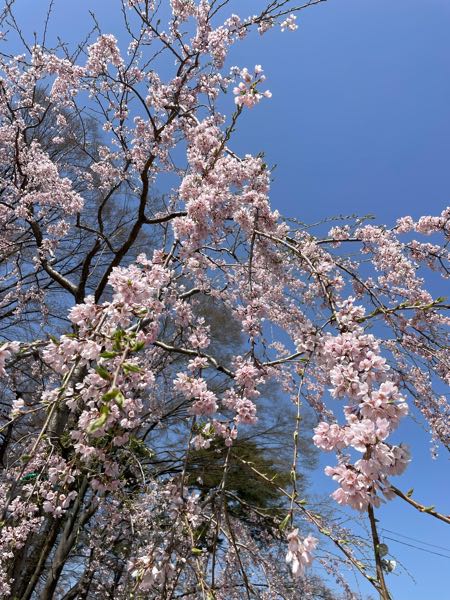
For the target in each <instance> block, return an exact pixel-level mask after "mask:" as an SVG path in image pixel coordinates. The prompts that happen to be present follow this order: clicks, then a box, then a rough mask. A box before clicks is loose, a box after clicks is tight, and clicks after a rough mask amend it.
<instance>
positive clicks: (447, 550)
mask: <svg viewBox="0 0 450 600" xmlns="http://www.w3.org/2000/svg"><path fill="white" fill-rule="evenodd" d="M382 531H388V532H389V533H393V534H394V535H398V536H400V537H402V538H406V539H407V540H412V541H413V542H418V543H419V544H423V545H424V546H431V547H432V548H439V550H445V551H446V552H450V548H445V546H438V545H437V544H430V543H429V542H424V541H423V540H418V539H416V538H413V537H410V536H409V535H405V534H404V533H399V532H398V531H392V530H391V529H385V528H384V527H383V529H382Z"/></svg>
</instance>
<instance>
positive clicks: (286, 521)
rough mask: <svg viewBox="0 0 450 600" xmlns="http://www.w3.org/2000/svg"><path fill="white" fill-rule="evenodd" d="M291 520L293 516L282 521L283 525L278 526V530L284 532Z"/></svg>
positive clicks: (287, 516) (288, 516)
mask: <svg viewBox="0 0 450 600" xmlns="http://www.w3.org/2000/svg"><path fill="white" fill-rule="evenodd" d="M290 518H291V515H290V514H288V515H286V516H285V517H284V519H283V520H282V521H281V523H280V524H279V525H278V529H279V530H280V531H284V530H285V529H286V527H287V525H288V523H289V519H290Z"/></svg>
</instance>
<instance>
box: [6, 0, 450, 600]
mask: <svg viewBox="0 0 450 600" xmlns="http://www.w3.org/2000/svg"><path fill="white" fill-rule="evenodd" d="M166 1H167V0H166ZM240 4H241V3H240ZM112 5H113V2H112V0H78V1H77V2H67V0H59V2H58V1H57V2H56V12H55V17H54V21H53V31H57V32H58V33H59V34H61V36H62V37H64V36H69V37H71V38H72V39H74V34H76V33H78V32H85V31H86V30H88V29H89V27H90V23H89V21H88V18H87V8H91V9H93V10H94V11H96V12H97V13H98V14H99V17H100V21H101V23H102V26H103V28H104V31H105V32H107V31H112V32H114V33H116V34H118V20H117V13H115V12H114V11H112V10H109V7H111V6H112ZM242 5H243V6H244V8H240V12H242V13H245V14H247V13H253V12H256V10H255V8H256V7H259V6H261V1H260V0H258V2H255V1H254V0H253V1H248V2H245V3H244V2H242ZM45 6H46V2H45V1H44V0H35V2H33V3H31V2H29V0H27V1H26V2H24V1H23V0H22V1H19V2H18V4H17V7H18V11H17V14H18V17H19V20H20V21H21V22H23V23H24V24H25V25H26V28H27V29H28V30H30V29H31V30H33V29H37V30H40V23H41V22H42V18H43V13H44V10H45ZM298 24H299V29H298V30H297V31H296V32H293V33H290V32H286V33H284V34H281V33H280V32H279V31H273V32H269V33H267V34H266V35H265V36H263V37H262V38H259V36H253V37H252V38H251V39H249V40H247V41H245V42H244V43H242V44H240V45H238V46H236V48H235V49H234V50H233V53H232V56H231V60H230V63H231V64H236V65H239V66H248V67H253V66H254V65H255V64H262V65H263V67H264V69H265V73H266V75H267V87H268V88H269V89H270V90H271V91H272V93H273V98H272V99H271V100H270V101H264V102H263V103H261V104H260V105H259V106H257V107H256V108H255V109H254V110H252V111H247V112H246V114H245V116H244V119H243V121H242V123H241V127H240V133H239V136H238V137H237V138H236V139H235V141H234V142H233V148H234V149H235V150H237V151H238V152H242V153H245V152H259V151H262V150H263V151H264V152H265V153H266V157H267V162H268V164H270V165H271V164H274V163H276V164H277V169H276V171H275V172H274V177H275V181H274V185H273V191H272V204H273V206H274V207H275V208H278V209H279V210H280V211H281V212H282V213H283V214H285V215H290V216H296V217H298V218H301V219H302V220H303V221H316V220H319V219H322V218H324V217H327V216H330V215H338V214H352V213H357V214H359V215H363V214H367V213H373V214H375V215H376V216H377V219H378V221H381V222H383V223H386V224H392V223H393V221H394V220H395V219H396V218H397V217H399V216H401V215H404V214H411V215H413V216H419V215H421V214H433V213H438V212H440V211H441V210H442V209H443V208H444V207H445V206H446V205H447V204H448V203H449V189H450V164H449V157H450V33H449V32H450V2H449V1H448V0H396V1H395V2H393V1H392V0H390V1H389V0H329V1H328V2H326V3H324V4H322V5H320V6H317V7H313V8H310V9H308V10H305V11H303V12H302V13H301V15H300V16H299V19H298ZM439 294H442V295H446V294H447V295H448V291H447V290H446V289H441V290H440V292H439ZM404 433H405V437H408V438H410V440H411V439H412V449H413V454H414V458H415V461H414V462H413V464H412V466H411V467H410V468H409V470H408V471H407V472H406V474H405V475H404V476H403V477H402V478H401V482H399V487H401V488H402V489H404V490H407V489H408V488H410V487H415V490H416V494H417V497H418V499H421V500H423V502H424V503H425V504H436V506H437V507H438V508H441V509H442V510H444V511H447V512H450V509H449V503H448V497H449V496H450V485H449V480H448V476H446V472H447V473H448V460H447V457H445V456H443V455H442V456H441V457H440V459H439V460H438V461H432V460H431V458H430V455H429V452H428V448H429V440H428V436H427V435H426V434H424V433H423V432H422V431H421V429H420V428H419V427H417V426H416V425H414V424H413V423H412V422H410V423H409V424H407V425H406V426H404ZM314 481H315V482H316V483H317V484H318V485H319V486H320V488H321V489H323V490H328V489H330V490H331V489H332V488H331V487H329V484H328V482H327V481H325V477H324V476H322V474H321V472H320V471H319V472H318V473H317V475H316V476H315V477H314ZM396 483H397V482H396ZM327 486H328V487H327ZM380 513H381V516H380V519H381V521H382V524H381V526H382V527H384V528H387V529H389V530H391V531H395V532H398V533H400V534H403V535H406V536H409V537H411V538H415V539H418V540H423V541H425V542H428V543H430V544H436V545H439V546H442V547H447V548H450V541H449V537H448V535H447V531H446V526H445V524H443V523H440V522H438V521H436V520H434V519H433V518H431V517H429V516H426V515H420V514H419V513H417V512H416V511H414V510H413V509H412V508H409V507H408V506H407V505H406V504H405V505H403V503H401V501H397V502H391V503H389V504H388V505H386V506H385V507H384V508H383V509H382V510H381V511H380ZM386 535H388V536H389V537H396V536H395V535H392V534H390V533H386ZM397 539H403V540H404V541H405V542H406V543H411V544H413V545H418V544H417V543H416V542H414V541H411V540H408V539H407V538H399V537H397ZM386 541H387V543H388V544H389V546H390V549H391V550H392V553H395V555H396V557H397V558H398V560H399V561H401V562H402V563H403V564H404V565H405V567H406V568H407V569H408V571H409V572H410V573H411V574H412V575H413V576H414V578H415V583H414V582H413V581H412V579H411V578H410V577H409V576H407V575H405V574H402V575H401V576H397V575H391V576H390V577H389V583H390V584H391V586H392V590H393V593H394V598H395V600H450V591H449V588H448V586H446V583H445V579H446V577H445V576H444V573H446V571H447V570H448V569H449V568H450V560H449V559H445V558H442V557H439V556H437V555H433V554H428V553H425V552H421V551H419V550H416V549H414V548H409V547H407V546H402V545H400V544H396V543H394V542H391V541H388V540H386ZM429 549H430V550H434V551H435V552H442V553H443V554H447V555H448V556H450V551H449V550H448V551H444V550H442V549H441V550H439V549H437V548H432V547H431V546H430V547H429ZM361 590H362V591H369V588H366V587H365V586H364V584H361Z"/></svg>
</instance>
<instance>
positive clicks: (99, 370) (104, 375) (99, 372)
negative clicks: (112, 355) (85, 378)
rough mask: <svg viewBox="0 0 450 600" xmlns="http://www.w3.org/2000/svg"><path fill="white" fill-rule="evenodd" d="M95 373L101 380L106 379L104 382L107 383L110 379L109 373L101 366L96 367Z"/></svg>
mask: <svg viewBox="0 0 450 600" xmlns="http://www.w3.org/2000/svg"><path fill="white" fill-rule="evenodd" d="M95 372H96V373H97V375H100V377H101V378H102V379H106V381H109V380H110V379H111V373H110V372H109V371H108V370H107V369H105V367H102V366H101V365H98V366H97V368H96V369H95Z"/></svg>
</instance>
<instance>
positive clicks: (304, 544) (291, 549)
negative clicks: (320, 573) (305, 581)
mask: <svg viewBox="0 0 450 600" xmlns="http://www.w3.org/2000/svg"><path fill="white" fill-rule="evenodd" d="M287 539H288V552H287V554H286V562H287V563H288V564H289V565H290V567H291V570H292V574H293V576H294V577H296V578H297V577H301V576H302V575H303V574H304V572H305V567H309V566H310V565H311V563H312V561H313V557H312V552H313V550H314V549H315V548H316V546H317V544H318V543H319V540H317V539H316V538H315V537H313V536H312V535H308V536H307V537H305V538H304V539H301V538H300V536H299V533H298V529H293V530H292V531H291V532H290V533H289V534H288V536H287Z"/></svg>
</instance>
